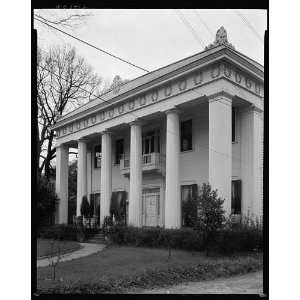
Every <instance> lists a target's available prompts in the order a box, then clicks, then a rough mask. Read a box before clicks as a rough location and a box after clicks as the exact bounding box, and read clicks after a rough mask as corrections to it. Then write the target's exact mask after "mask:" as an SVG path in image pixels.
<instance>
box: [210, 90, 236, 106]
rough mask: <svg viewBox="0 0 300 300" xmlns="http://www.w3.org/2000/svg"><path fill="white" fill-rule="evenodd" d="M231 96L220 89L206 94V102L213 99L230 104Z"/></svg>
mask: <svg viewBox="0 0 300 300" xmlns="http://www.w3.org/2000/svg"><path fill="white" fill-rule="evenodd" d="M232 98H233V96H232V95H230V94H229V93H227V92H225V91H222V92H219V93H216V94H213V95H210V96H208V102H209V103H211V102H215V101H221V102H223V103H224V104H225V103H226V102H227V103H226V104H232Z"/></svg>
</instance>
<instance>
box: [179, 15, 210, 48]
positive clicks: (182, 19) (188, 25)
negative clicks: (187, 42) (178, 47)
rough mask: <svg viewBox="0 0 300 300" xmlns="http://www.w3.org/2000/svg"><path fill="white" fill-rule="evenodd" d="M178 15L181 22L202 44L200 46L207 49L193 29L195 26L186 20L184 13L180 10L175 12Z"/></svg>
mask: <svg viewBox="0 0 300 300" xmlns="http://www.w3.org/2000/svg"><path fill="white" fill-rule="evenodd" d="M174 11H175V13H176V15H177V16H178V17H179V18H180V20H181V21H182V23H183V24H184V25H185V26H186V27H187V28H188V29H189V31H190V32H191V33H192V35H193V36H194V38H195V39H196V40H197V41H198V42H199V43H200V45H201V46H202V47H203V48H205V44H204V42H203V41H202V39H201V38H200V37H199V36H198V34H197V32H196V31H195V29H194V28H193V26H192V25H191V24H190V23H189V21H188V20H187V19H186V18H185V16H184V15H183V14H182V12H181V11H180V10H178V11H177V10H174Z"/></svg>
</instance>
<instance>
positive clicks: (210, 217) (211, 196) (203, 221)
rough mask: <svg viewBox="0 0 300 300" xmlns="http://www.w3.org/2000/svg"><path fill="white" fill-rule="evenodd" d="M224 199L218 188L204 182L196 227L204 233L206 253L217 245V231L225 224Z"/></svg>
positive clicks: (199, 199)
mask: <svg viewBox="0 0 300 300" xmlns="http://www.w3.org/2000/svg"><path fill="white" fill-rule="evenodd" d="M223 203H224V200H223V199H221V198H220V197H218V194H217V190H212V188H211V186H210V185H209V184H206V183H203V185H202V188H201V192H200V196H199V197H198V216H197V221H196V226H195V229H196V230H197V231H199V232H201V233H202V234H203V235H204V239H205V247H206V253H207V254H208V250H209V248H211V246H215V243H216V234H217V231H219V230H220V229H222V228H223V227H224V224H225V216H224V214H225V211H224V209H223Z"/></svg>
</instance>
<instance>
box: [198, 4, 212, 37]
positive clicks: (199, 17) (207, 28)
mask: <svg viewBox="0 0 300 300" xmlns="http://www.w3.org/2000/svg"><path fill="white" fill-rule="evenodd" d="M193 11H194V13H195V14H196V15H197V18H198V20H199V21H200V22H201V23H202V24H203V25H204V27H205V28H206V30H207V31H208V32H209V33H210V35H211V36H212V37H214V36H215V35H214V34H213V32H212V31H211V30H210V28H209V27H208V26H207V24H206V23H205V22H204V21H203V20H202V19H201V16H200V14H199V13H198V11H197V10H196V9H193Z"/></svg>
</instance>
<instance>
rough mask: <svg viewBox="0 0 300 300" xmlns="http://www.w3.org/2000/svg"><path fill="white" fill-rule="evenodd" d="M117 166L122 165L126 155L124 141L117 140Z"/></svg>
mask: <svg viewBox="0 0 300 300" xmlns="http://www.w3.org/2000/svg"><path fill="white" fill-rule="evenodd" d="M115 153H116V154H115V164H117V165H118V164H120V159H122V158H123V155H124V139H120V140H116V152H115Z"/></svg>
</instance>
